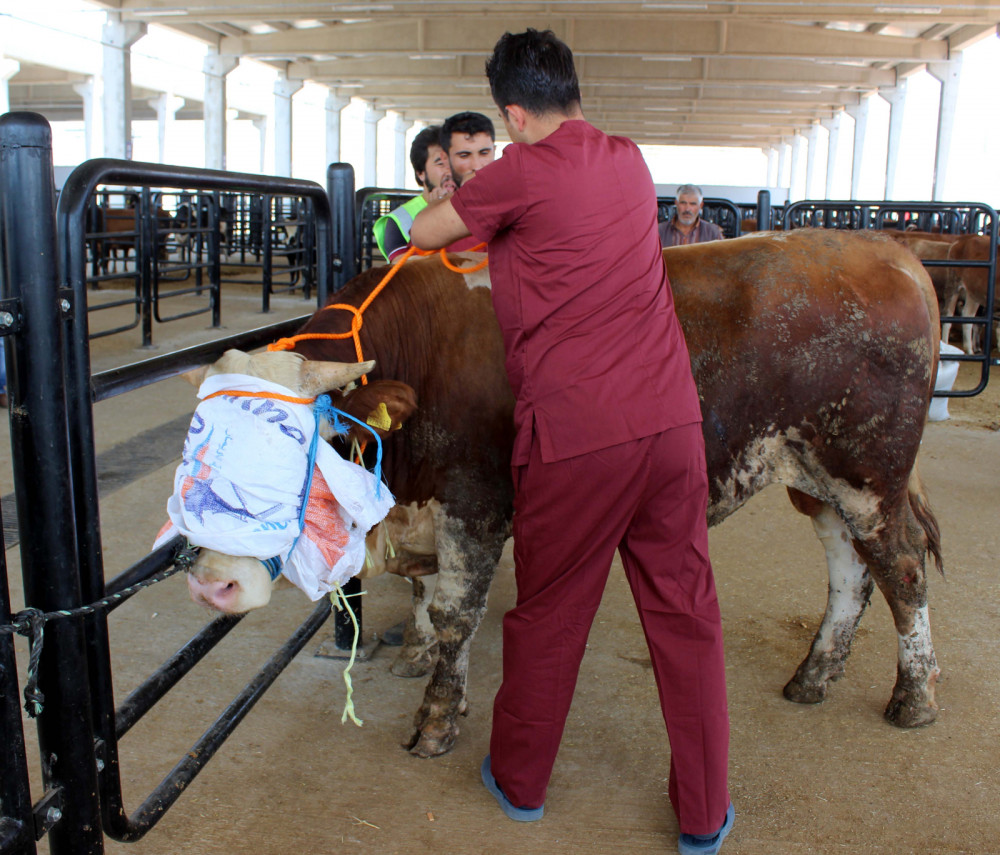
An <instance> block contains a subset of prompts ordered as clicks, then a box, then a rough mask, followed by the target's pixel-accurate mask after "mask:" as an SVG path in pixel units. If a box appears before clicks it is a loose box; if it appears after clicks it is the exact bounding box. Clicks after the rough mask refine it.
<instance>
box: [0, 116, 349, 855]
mask: <svg viewBox="0 0 1000 855" xmlns="http://www.w3.org/2000/svg"><path fill="white" fill-rule="evenodd" d="M99 182H104V183H114V182H123V183H124V182H127V183H130V184H132V185H136V186H141V187H146V188H148V187H151V186H167V187H180V186H183V187H191V188H194V189H197V190H204V191H231V192H254V193H265V194H273V195H291V196H297V197H304V198H307V199H309V200H310V202H311V206H312V211H313V213H314V215H315V221H316V253H317V257H318V265H317V268H318V281H317V292H318V297H319V300H320V301H322V302H324V303H325V301H326V297H327V295H328V293H329V291H330V278H331V276H332V275H333V274H334V272H335V271H336V269H337V267H339V265H337V264H335V263H334V259H333V257H332V240H331V237H332V220H331V213H330V205H329V201H328V199H327V196H326V193H325V192H324V190H323V188H322V187H320V186H319V185H317V184H314V183H313V182H306V181H295V180H291V179H280V178H271V177H267V176H254V175H241V174H235V173H225V172H215V171H204V170H193V169H184V168H180V167H167V166H157V165H137V164H134V163H131V162H128V161H113V160H98V161H90V162H88V163H85V164H83V165H82V166H81V167H80V168H78V169H77V170H76V171H75V172H74V173H73V175H72V176H71V177H70V179H69V180H68V181H67V184H66V186H65V187H64V188H63V192H62V193H61V194H60V199H59V208H58V217H57V213H56V210H55V208H54V206H53V201H54V198H55V194H54V189H53V175H52V151H51V131H50V129H49V126H48V124H47V122H46V121H45V120H44V119H43V118H42V117H41V116H37V115H35V114H31V113H10V114H7V115H5V116H3V117H0V294H2V295H3V296H4V297H5V299H3V300H0V334H3V335H5V336H7V338H6V344H7V350H8V356H7V363H8V366H9V367H10V369H11V371H10V376H9V388H10V416H11V442H12V446H13V449H14V460H13V463H14V480H15V487H16V489H15V494H16V503H17V515H18V523H19V528H20V531H21V540H20V549H21V557H22V575H23V579H24V599H25V604H26V606H28V607H29V609H36V610H38V613H44V614H45V616H46V617H48V616H51V615H52V613H53V612H57V611H62V610H64V611H70V612H74V614H72V615H71V616H68V617H65V616H59V617H58V618H55V619H51V620H44V621H43V620H42V619H41V618H39V619H36V621H35V622H34V626H33V629H38V628H43V629H44V635H43V636H42V635H38V634H37V633H36V634H34V635H33V637H32V650H31V662H30V663H29V669H30V671H31V672H32V673H34V674H37V692H38V694H36V695H33V697H34V699H35V700H36V701H42V703H41V710H40V711H39V712H38V715H37V724H38V743H39V749H40V754H41V758H42V780H43V788H44V793H43V794H42V796H41V798H40V799H38V800H37V801H35V802H34V804H33V803H32V798H31V793H30V789H29V780H28V773H27V763H26V760H25V752H24V733H23V730H22V725H21V712H20V699H19V697H18V694H19V685H18V679H17V673H16V668H15V665H16V662H15V656H14V647H13V640H12V635H11V634H10V632H9V631H7V632H0V752H2V756H3V773H2V775H0V853H2V854H3V855H34V853H36V846H35V841H36V840H38V839H40V838H41V837H42V836H43V835H45V834H47V835H48V845H49V851H50V852H51V853H53V855H68V854H69V853H93V855H97V853H102V852H103V851H104V842H103V840H104V834H108V835H109V836H111V837H113V838H115V839H117V840H124V841H131V840H137V839H139V838H140V837H142V836H143V835H144V834H145V833H146V832H147V831H148V830H149V829H150V828H152V826H153V825H154V824H155V823H156V822H157V821H158V820H159V819H160V817H161V816H162V815H163V814H164V812H165V811H166V810H167V809H168V808H169V807H170V805H171V804H173V802H174V801H175V800H176V799H177V798H178V797H179V795H180V794H181V793H182V792H183V791H184V789H185V788H186V786H187V785H188V784H189V783H190V781H191V780H192V779H193V778H194V777H195V775H197V774H198V772H199V771H200V770H201V769H202V768H203V767H204V765H205V764H206V763H207V762H208V760H209V759H210V758H211V757H212V756H213V755H214V753H215V752H216V751H217V750H218V748H219V747H220V746H221V745H222V743H223V742H224V741H225V739H226V737H227V736H228V735H229V733H231V732H232V730H233V729H234V728H235V727H236V725H237V724H238V723H239V722H240V721H241V720H242V719H243V718H244V717H245V716H246V714H247V713H248V712H249V710H250V709H251V708H252V706H253V704H254V703H255V702H256V701H257V700H258V699H259V698H260V696H261V695H262V694H263V692H264V691H265V690H266V689H267V688H268V686H269V685H270V684H271V683H272V682H273V681H274V680H275V679H276V677H277V676H278V674H279V673H280V672H281V670H282V669H283V668H284V667H285V666H286V665H287V664H288V662H290V661H291V659H292V658H293V657H294V656H295V654H296V653H297V652H298V651H299V650H301V649H302V647H303V646H304V645H305V644H306V643H307V642H308V640H309V639H310V638H311V637H312V636H313V635H314V634H315V633H316V631H317V630H318V629H319V628H320V626H322V624H323V622H324V621H325V620H326V619H327V617H328V616H329V614H330V604H329V601H327V600H324V601H323V602H322V603H321V604H320V605H319V607H318V608H317V609H316V610H315V611H314V612H313V614H312V615H311V617H310V618H309V619H308V620H307V621H306V622H305V623H304V624H303V625H302V626H301V627H300V628H299V629H298V630H297V631H296V632H295V633H294V634H293V635H292V637H291V638H290V639H288V641H287V642H286V643H285V644H284V645H283V646H282V647H281V648H280V649H279V650H278V651H277V652H276V653H275V654H274V655H273V657H272V658H271V660H270V661H269V662H268V663H267V664H266V665H265V666H264V667H263V668H262V669H261V670H260V672H259V673H258V674H257V675H256V676H254V677H253V679H252V680H251V681H250V682H249V683H248V684H247V686H246V687H245V688H244V689H243V690H242V691H241V692H240V693H239V695H238V697H237V698H236V699H235V700H234V701H233V702H232V703H231V704H230V705H229V706H228V707H227V708H226V709H225V710H224V711H223V712H222V714H221V715H220V716H219V717H218V719H217V720H216V721H215V723H214V724H212V725H211V726H210V727H209V728H208V730H206V731H205V733H204V734H203V735H202V736H201V737H200V738H199V739H198V740H197V741H196V742H195V744H194V745H193V746H192V747H191V748H190V750H189V751H187V752H185V753H184V754H183V755H182V756H181V757H180V758H179V760H178V762H177V764H176V766H175V767H174V768H173V770H172V771H171V772H170V773H169V774H168V775H167V776H166V777H165V778H164V779H163V781H162V782H161V783H160V784H159V785H158V786H157V787H156V788H155V789H154V791H153V792H152V793H151V794H150V795H149V796H148V797H147V798H146V799H145V800H144V801H143V802H142V804H141V805H140V806H139V807H138V808H137V809H136V810H135V811H134V812H132V813H131V815H130V814H129V813H128V812H127V811H126V810H125V807H124V803H123V799H122V788H121V779H120V774H119V764H118V739H119V738H120V737H121V736H122V735H124V734H125V733H126V732H127V731H128V730H129V729H130V728H131V727H132V726H133V725H134V724H135V723H136V722H137V721H138V720H139V719H140V718H141V717H142V716H143V715H144V714H145V713H146V712H148V711H149V710H150V709H151V708H152V706H153V705H154V704H155V703H156V701H157V700H159V699H160V698H161V697H162V696H163V695H164V694H165V693H166V692H167V691H168V690H169V689H170V688H171V687H172V686H174V685H175V684H176V683H177V682H178V681H179V680H180V679H181V677H183V676H184V675H185V674H186V673H187V672H188V671H189V670H190V669H191V668H192V667H194V665H195V664H196V663H197V662H198V661H199V660H200V658H201V657H202V656H203V655H204V654H205V653H207V652H208V651H209V650H210V649H211V648H212V647H213V646H214V645H215V644H216V643H218V642H219V641H220V640H221V639H222V638H223V637H224V636H225V635H226V634H227V633H229V632H230V631H231V630H232V629H233V627H234V626H235V625H236V624H237V623H238V622H239V618H232V617H221V618H217V619H216V620H214V621H212V622H211V623H210V624H208V625H207V626H206V627H205V628H204V629H203V630H202V631H201V632H199V633H198V634H197V635H196V636H195V637H194V638H192V639H191V640H190V641H189V642H188V643H187V644H186V645H185V646H184V647H182V648H181V649H180V650H178V651H177V653H175V654H174V655H173V656H171V657H170V658H169V659H168V660H167V661H166V662H165V663H164V664H163V665H162V666H161V667H160V668H159V669H158V670H157V671H156V673H154V674H153V675H151V676H150V677H149V678H148V679H147V680H146V681H145V682H144V683H143V684H142V685H140V686H139V687H138V688H137V689H136V690H135V691H133V692H132V693H131V694H130V695H129V697H128V698H126V699H125V700H124V702H122V703H121V704H120V705H119V706H117V708H116V706H115V699H114V695H113V690H112V682H111V663H110V657H109V649H108V628H107V611H109V610H111V609H113V608H115V607H116V606H117V605H119V604H120V603H121V602H124V601H125V599H127V598H128V597H130V596H132V595H133V593H134V591H133V590H132V586H133V585H135V584H136V583H138V582H141V581H143V580H149V579H150V578H151V577H154V576H155V575H156V574H158V573H161V572H163V571H164V569H165V568H170V567H171V565H173V564H174V562H175V558H176V557H177V553H178V551H179V550H180V546H181V544H180V539H179V538H178V539H175V540H174V541H173V542H171V543H169V544H167V545H165V546H163V547H161V548H160V549H159V550H157V551H156V552H154V553H152V554H150V555H149V556H147V557H146V558H145V559H143V560H142V561H140V562H138V563H137V564H135V565H133V566H132V567H130V568H129V569H128V570H126V571H125V572H123V573H122V574H120V575H119V576H118V577H116V578H115V579H113V580H111V581H109V582H107V583H105V581H104V572H103V556H102V546H101V534H100V524H99V516H98V496H97V471H96V470H97V467H96V461H95V455H94V429H93V413H92V406H93V404H94V403H95V402H97V401H100V400H104V399H107V398H110V397H113V396H115V395H118V394H121V393H123V392H127V391H130V390H133V389H136V388H139V387H141V386H144V385H147V384H149V383H151V382H155V381H156V380H160V379H164V378H166V377H170V376H173V375H175V374H177V373H179V372H182V371H185V370H189V369H190V368H193V367H196V366H198V365H201V364H204V363H206V362H208V361H211V360H212V359H213V358H215V356H217V355H218V354H219V353H221V352H222V351H223V350H225V349H226V348H228V347H239V348H242V349H252V348H255V347H259V346H261V345H263V344H266V343H268V342H270V341H272V340H274V339H275V338H276V337H279V336H283V335H289V334H291V333H292V332H294V330H295V329H296V328H297V327H298V326H300V325H301V323H302V322H303V321H304V320H305V316H303V317H302V318H296V319H293V320H290V321H286V322H284V323H282V324H277V325H273V326H270V327H264V328H261V329H257V330H252V331H249V332H246V333H242V334H240V335H236V336H232V337H230V338H227V339H225V340H221V341H216V342H212V343H211V344H208V345H202V346H198V347H194V348H189V349H187V350H182V351H179V352H176V353H173V354H168V355H166V356H163V357H158V358H155V359H150V360H147V361H145V362H141V363H138V364H135V365H131V366H127V367H124V368H121V369H117V370H114V371H110V372H105V373H103V374H99V375H95V376H93V377H91V375H90V357H89V348H88V341H87V339H88V335H87V332H88V327H87V311H86V290H85V289H86V270H85V267H86V252H85V233H86V223H85V211H86V206H87V200H88V198H89V196H90V194H91V192H92V191H93V189H94V187H95V186H96V184H97V183H99ZM350 204H353V200H352V201H351V202H350ZM57 220H58V226H59V230H58V238H57V228H56V226H57ZM4 313H8V314H9V318H8V316H7V315H5V314H4ZM5 319H7V320H9V323H6V324H5V323H4V320H5ZM41 461H44V465H41V466H35V465H34V464H36V463H37V462H41ZM115 598H116V601H115V602H113V603H108V604H107V606H106V608H101V609H98V610H96V611H94V612H93V613H89V614H87V613H82V612H81V613H77V612H78V610H79V609H80V607H81V606H82V605H83V604H89V603H95V602H97V601H100V600H107V599H115ZM12 618H13V616H12V614H11V603H10V597H9V588H8V578H7V568H6V563H5V561H4V560H3V555H0V627H3V626H4V625H7V627H8V629H9V625H10V624H11V622H12ZM43 639H44V645H43V644H42V643H41V642H42V640H43ZM36 658H37V660H38V661H37V662H35V659H36Z"/></svg>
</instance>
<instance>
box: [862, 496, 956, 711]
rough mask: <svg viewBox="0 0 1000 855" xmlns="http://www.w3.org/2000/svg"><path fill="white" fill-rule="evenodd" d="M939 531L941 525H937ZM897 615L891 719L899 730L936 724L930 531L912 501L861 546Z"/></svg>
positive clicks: (888, 517)
mask: <svg viewBox="0 0 1000 855" xmlns="http://www.w3.org/2000/svg"><path fill="white" fill-rule="evenodd" d="M935 526H936V523H935ZM855 544H856V546H857V548H858V551H859V553H860V554H861V556H862V558H864V559H865V560H866V562H867V564H868V568H869V570H870V571H871V574H872V577H873V578H874V580H875V584H876V585H878V587H879V590H880V591H881V592H882V594H883V596H884V597H885V599H886V602H887V603H888V604H889V608H890V609H891V611H892V618H893V622H894V623H895V625H896V633H897V637H898V646H899V659H898V662H897V666H896V685H895V687H894V688H893V690H892V698H891V699H890V701H889V704H888V706H887V707H886V709H885V717H886V718H887V719H888V720H889V721H890V722H892V723H893V724H895V725H897V726H898V727H918V726H920V725H924V724H930V723H931V722H932V721H934V719H935V718H936V717H937V711H938V707H937V703H936V702H935V700H934V686H935V683H936V682H937V678H938V677H939V676H940V674H941V670H940V669H939V668H938V664H937V658H936V657H935V655H934V646H933V644H932V643H931V633H930V623H929V621H928V616H927V575H926V572H925V565H924V558H925V553H926V550H927V537H926V534H925V529H922V528H921V525H920V523H918V522H917V518H916V517H915V516H914V514H913V511H912V510H911V506H910V504H909V503H908V501H907V499H906V497H904V498H903V499H902V501H901V502H900V504H899V505H897V507H896V508H895V509H894V511H893V512H892V513H890V514H887V515H886V520H885V525H884V526H882V527H881V528H880V529H879V531H878V532H876V533H875V534H871V535H869V536H867V537H865V538H863V539H859V540H856V541H855Z"/></svg>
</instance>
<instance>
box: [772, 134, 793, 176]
mask: <svg viewBox="0 0 1000 855" xmlns="http://www.w3.org/2000/svg"><path fill="white" fill-rule="evenodd" d="M788 150H789V147H788V143H787V142H785V141H784V140H782V141H781V142H780V143H779V144H778V180H777V181H776V182H775V183H774V186H775V187H787V186H788V185H787V184H785V183H784V182H785V164H786V163H787V162H788Z"/></svg>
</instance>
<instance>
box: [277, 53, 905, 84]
mask: <svg viewBox="0 0 1000 855" xmlns="http://www.w3.org/2000/svg"><path fill="white" fill-rule="evenodd" d="M483 62H484V61H483V60H482V59H481V58H478V57H477V58H472V57H456V58H454V59H427V60H413V59H409V58H408V57H407V56H395V57H372V58H365V59H336V60H330V61H326V62H292V63H289V66H288V76H289V78H290V79H293V80H315V81H316V82H318V83H329V84H331V85H337V84H342V83H352V82H357V83H364V82H367V81H378V80H395V81H402V82H412V81H413V80H420V81H422V82H424V83H425V84H427V85H434V84H435V83H436V82H438V81H440V82H442V83H447V82H451V83H453V84H454V83H456V82H462V83H476V84H480V83H483V82H485V74H484V72H483ZM577 72H578V74H579V76H580V82H581V84H583V85H586V84H588V83H589V82H590V81H592V80H593V81H597V80H600V81H618V82H622V83H632V84H634V83H636V82H639V83H647V84H650V85H655V84H662V85H670V84H675V85H681V84H684V83H692V82H696V81H697V82H704V83H725V84H730V85H733V84H752V85H755V86H779V87H782V88H789V89H795V88H798V89H801V88H803V87H807V86H814V87H818V88H820V89H830V90H833V89H837V88H844V87H847V88H851V89H859V90H867V89H876V88H878V87H879V86H895V84H896V74H895V72H894V71H893V70H891V69H889V70H873V69H870V68H862V67H856V66H845V65H817V64H815V63H812V62H799V61H791V60H788V61H783V60H777V59H776V60H759V59H758V60H748V59H729V58H718V59H713V60H712V61H711V62H710V63H706V62H703V61H701V60H685V61H681V62H648V61H644V60H643V59H642V58H641V57H602V56H590V57H582V58H581V59H580V60H579V61H578V62H577Z"/></svg>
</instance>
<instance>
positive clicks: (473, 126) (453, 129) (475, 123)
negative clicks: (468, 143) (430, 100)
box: [441, 112, 497, 154]
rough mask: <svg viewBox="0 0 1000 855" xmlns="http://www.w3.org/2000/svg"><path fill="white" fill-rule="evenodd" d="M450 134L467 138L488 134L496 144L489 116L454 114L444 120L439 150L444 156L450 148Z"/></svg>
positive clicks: (494, 132) (470, 113)
mask: <svg viewBox="0 0 1000 855" xmlns="http://www.w3.org/2000/svg"><path fill="white" fill-rule="evenodd" d="M452 134H462V135H463V136H468V137H472V136H475V135H476V134H489V135H490V139H491V140H493V142H496V139H497V132H496V131H495V130H494V128H493V122H491V121H490V118H489V116H484V115H483V114H482V113H472V112H465V113H456V114H455V115H454V116H449V117H448V118H447V119H445V120H444V124H443V125H441V148H443V149H444V152H445V154H447V153H448V151H449V149H450V148H451V135H452Z"/></svg>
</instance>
